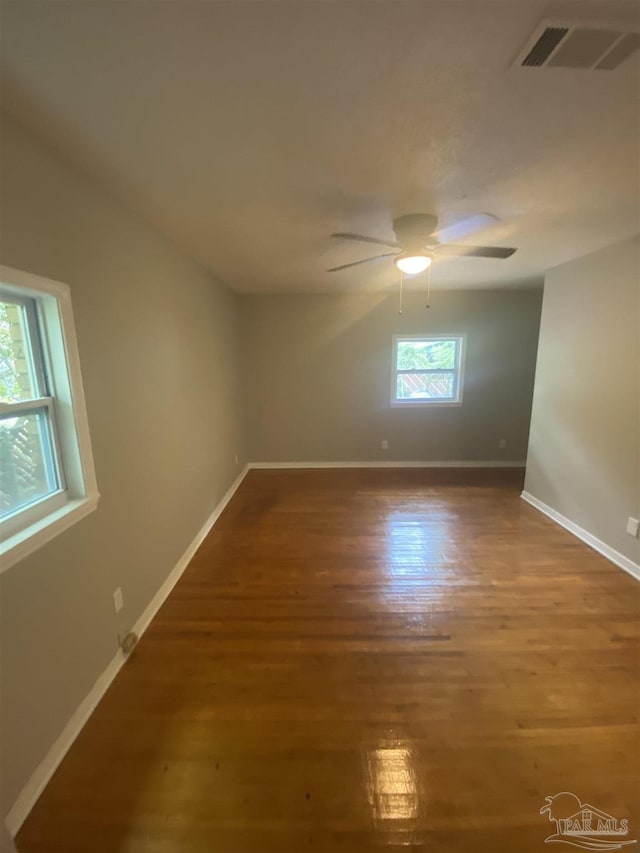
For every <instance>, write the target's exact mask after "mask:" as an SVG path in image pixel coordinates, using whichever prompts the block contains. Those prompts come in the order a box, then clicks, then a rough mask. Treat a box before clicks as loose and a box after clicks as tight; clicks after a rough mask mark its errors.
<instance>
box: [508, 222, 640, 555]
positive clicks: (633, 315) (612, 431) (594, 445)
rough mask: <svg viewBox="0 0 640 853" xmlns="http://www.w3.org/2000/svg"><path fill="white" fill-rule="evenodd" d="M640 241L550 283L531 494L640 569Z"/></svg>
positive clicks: (585, 261)
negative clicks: (639, 532)
mask: <svg viewBox="0 0 640 853" xmlns="http://www.w3.org/2000/svg"><path fill="white" fill-rule="evenodd" d="M639 273H640V240H639V238H635V239H632V240H627V241H625V242H623V243H619V244H617V245H615V246H609V247H608V248H606V249H602V250H601V251H598V252H595V253H593V254H591V255H587V256H586V257H584V258H580V259H579V260H576V261H572V262H571V263H568V264H563V265H562V266H560V267H556V268H555V269H553V270H551V271H550V272H549V273H548V274H547V278H546V283H545V291H544V303H543V308H542V323H541V327H540V345H539V349H538V366H537V371H536V383H535V392H534V397H533V413H532V419H531V436H530V441H529V453H528V458H527V478H526V484H525V489H526V491H528V492H529V493H530V494H532V495H533V496H534V497H536V498H538V500H541V501H543V502H544V503H545V504H547V505H548V506H550V507H551V508H552V509H554V510H556V511H557V512H559V513H561V514H562V515H564V516H565V517H566V518H568V519H569V520H570V521H573V522H574V523H575V524H578V525H579V526H580V527H582V528H584V529H585V530H587V531H588V532H589V533H591V534H593V535H594V536H596V537H597V538H598V539H600V540H602V541H603V542H604V543H605V544H606V545H609V546H610V547H611V548H614V549H615V550H616V551H619V552H620V553H621V554H623V555H624V556H626V557H628V558H629V559H631V560H633V561H634V562H640V544H639V543H638V541H637V540H634V539H633V538H632V537H631V536H629V535H628V534H627V533H626V532H625V528H626V523H627V517H628V516H630V515H631V516H633V517H635V518H638V517H640V420H639V402H638V401H639V396H640V352H639V349H638V340H639V338H640V304H639V292H640V275H639Z"/></svg>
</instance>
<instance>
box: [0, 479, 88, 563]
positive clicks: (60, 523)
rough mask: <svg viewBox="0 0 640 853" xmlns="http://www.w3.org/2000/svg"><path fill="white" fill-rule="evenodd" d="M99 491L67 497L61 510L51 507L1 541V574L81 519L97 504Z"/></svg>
mask: <svg viewBox="0 0 640 853" xmlns="http://www.w3.org/2000/svg"><path fill="white" fill-rule="evenodd" d="M99 499H100V495H99V494H97V493H96V494H94V495H88V496H87V497H84V498H78V499H77V500H70V501H68V502H67V503H66V504H65V505H64V506H62V507H60V509H57V510H54V512H51V513H49V515H47V516H45V517H44V518H41V519H40V520H39V521H36V522H34V523H33V524H30V525H29V527H25V529H24V530H21V531H19V532H18V533H14V534H13V536H10V537H9V538H8V539H6V540H5V541H4V542H2V544H0V574H2V572H6V571H7V569H10V568H11V567H12V566H14V565H15V564H16V563H17V562H19V561H20V560H22V559H24V558H25V557H27V556H28V555H29V554H32V553H33V552H34V551H37V550H38V548H41V547H42V546H43V545H45V544H46V543H47V542H50V541H51V540H52V539H53V538H54V537H56V536H58V535H59V534H60V533H62V532H63V531H65V530H68V529H69V527H71V526H72V525H74V524H75V523H76V522H78V521H80V519H82V518H84V517H85V516H86V515H89V513H90V512H93V511H94V509H96V507H97V506H98V500H99Z"/></svg>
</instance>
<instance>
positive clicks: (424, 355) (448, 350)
mask: <svg viewBox="0 0 640 853" xmlns="http://www.w3.org/2000/svg"><path fill="white" fill-rule="evenodd" d="M463 359H464V336H462V335H456V336H454V335H446V336H442V337H428V338H427V337H415V338H414V337H412V338H399V337H398V338H394V342H393V388H392V392H391V402H392V403H393V404H394V405H397V406H438V405H439V406H458V405H460V404H461V403H462V366H463Z"/></svg>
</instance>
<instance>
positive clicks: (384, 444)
mask: <svg viewBox="0 0 640 853" xmlns="http://www.w3.org/2000/svg"><path fill="white" fill-rule="evenodd" d="M380 447H381V448H382V449H383V450H388V449H389V442H388V441H387V439H386V438H383V439H382V441H381V442H380Z"/></svg>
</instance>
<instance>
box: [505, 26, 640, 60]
mask: <svg viewBox="0 0 640 853" xmlns="http://www.w3.org/2000/svg"><path fill="white" fill-rule="evenodd" d="M638 50H640V33H639V32H636V31H635V30H630V29H629V28H628V27H620V26H611V25H606V24H602V25H595V24H583V23H580V24H577V23H566V22H557V21H543V22H542V24H540V26H539V27H538V28H537V29H536V31H535V33H534V34H533V35H532V37H531V38H530V39H529V40H528V41H527V44H526V45H525V47H524V49H523V50H522V51H521V52H520V54H519V55H518V57H517V59H516V61H515V63H514V65H515V66H516V67H520V68H543V67H548V68H580V69H593V70H596V71H614V70H615V69H616V68H619V67H620V65H622V63H623V62H625V61H626V60H627V59H629V57H631V56H633V54H635V53H637V52H638Z"/></svg>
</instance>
